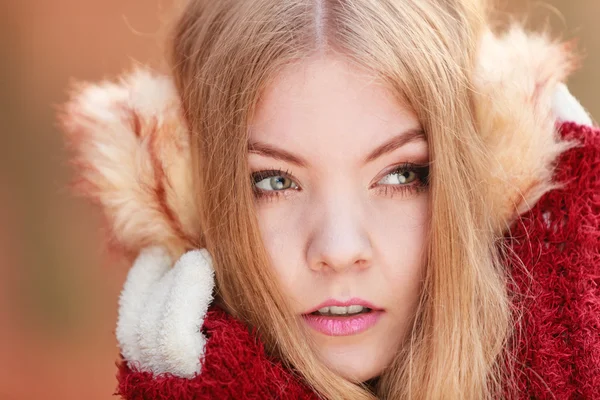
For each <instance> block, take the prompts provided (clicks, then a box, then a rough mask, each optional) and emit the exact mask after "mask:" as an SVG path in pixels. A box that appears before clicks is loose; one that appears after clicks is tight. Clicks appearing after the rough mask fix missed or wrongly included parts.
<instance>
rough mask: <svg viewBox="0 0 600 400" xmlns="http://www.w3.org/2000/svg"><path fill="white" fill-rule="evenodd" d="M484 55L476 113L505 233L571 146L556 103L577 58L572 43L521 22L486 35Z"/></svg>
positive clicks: (546, 185)
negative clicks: (563, 133)
mask: <svg viewBox="0 0 600 400" xmlns="http://www.w3.org/2000/svg"><path fill="white" fill-rule="evenodd" d="M480 51H481V52H480V57H479V66H478V69H477V71H476V77H475V84H476V90H477V92H478V94H477V95H476V100H475V105H476V116H477V121H478V125H479V129H480V132H481V135H482V138H483V140H484V141H485V143H486V144H487V146H488V148H489V155H490V161H491V163H490V176H489V182H488V183H489V193H488V197H487V199H488V201H489V202H490V203H491V204H492V209H493V210H494V212H493V219H494V220H493V221H492V223H493V225H494V229H496V231H497V232H502V231H504V230H505V229H506V227H507V226H509V225H510V224H511V223H512V222H513V221H514V219H515V218H516V217H517V216H518V215H519V214H521V213H523V212H525V211H527V210H529V209H530V208H531V207H532V206H533V205H534V204H535V203H536V202H537V201H538V200H539V199H540V197H541V196H542V195H543V194H544V193H546V192H547V191H548V190H550V189H552V188H553V184H552V182H551V180H552V173H553V169H554V162H555V161H556V159H557V156H558V155H559V154H560V153H561V152H563V151H565V150H566V149H567V148H569V147H570V146H572V145H573V144H572V143H566V142H563V141H561V140H560V138H559V135H558V133H557V131H556V123H557V119H556V117H555V116H554V115H553V113H552V99H553V95H554V92H555V91H556V89H557V87H558V86H557V85H558V84H559V83H560V82H561V81H564V80H566V78H567V76H568V75H569V73H571V71H572V70H573V69H574V65H575V60H574V57H573V55H572V54H571V52H570V51H569V46H568V45H566V44H560V43H554V42H552V41H551V40H550V39H549V38H548V37H547V36H545V35H541V34H531V33H529V34H528V33H526V32H525V31H523V29H522V28H521V27H519V26H517V25H514V26H512V27H511V28H510V29H509V30H508V31H506V32H505V33H504V34H502V35H499V36H496V35H494V34H492V33H491V32H487V34H486V35H484V37H483V40H482V42H481V50H480Z"/></svg>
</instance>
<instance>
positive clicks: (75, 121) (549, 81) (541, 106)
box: [62, 26, 574, 258]
mask: <svg viewBox="0 0 600 400" xmlns="http://www.w3.org/2000/svg"><path fill="white" fill-rule="evenodd" d="M573 67H574V60H573V58H572V56H571V53H570V52H569V51H568V47H567V46H565V45H562V44H557V43H552V42H551V41H550V40H549V39H548V38H546V37H544V36H539V35H532V34H527V33H525V32H524V31H523V30H522V29H521V28H519V27H517V26H515V27H513V28H512V29H510V30H509V31H508V32H507V33H505V34H504V35H501V36H496V35H494V34H492V33H491V32H490V33H488V34H487V35H485V37H484V38H483V41H482V44H481V54H480V59H479V67H478V70H477V71H476V76H475V83H476V95H475V105H476V111H477V115H476V117H477V120H478V123H479V126H480V132H481V137H482V140H484V141H485V143H486V144H487V147H488V149H489V157H490V176H489V179H488V182H486V183H485V187H486V188H487V189H486V190H484V191H485V192H486V193H483V195H484V196H486V198H487V199H489V202H490V203H491V204H492V216H493V225H494V228H495V229H496V230H497V231H498V232H499V233H501V232H503V231H504V230H505V229H506V228H507V227H508V226H509V225H510V223H511V222H512V221H513V220H514V219H515V218H516V217H517V215H518V214H520V213H523V212H524V211H526V210H528V209H529V208H531V206H533V205H534V204H535V202H536V201H537V200H538V199H539V198H540V197H541V196H542V195H543V194H544V193H545V192H547V191H548V190H550V189H551V188H552V187H553V186H552V184H551V176H552V171H553V168H554V161H555V160H556V158H557V156H558V155H559V154H560V153H561V152H563V151H565V150H566V149H567V148H569V146H570V144H569V143H565V142H561V141H560V139H559V137H558V135H557V134H556V130H555V121H556V118H555V117H553V115H552V107H551V106H552V94H553V93H554V90H555V89H556V86H557V84H558V83H559V82H560V81H562V80H564V79H565V78H566V76H567V75H568V73H569V72H570V71H571V70H572V69H573ZM62 120H63V125H64V128H65V129H64V130H65V132H66V133H67V136H68V139H69V141H70V142H71V143H72V147H73V150H74V152H75V158H74V160H75V162H76V163H77V164H78V167H79V168H78V171H79V174H80V175H79V179H78V181H77V185H76V187H77V188H78V189H79V192H80V193H82V194H84V195H87V196H88V197H90V198H92V199H94V200H95V201H97V202H99V203H100V205H101V206H102V209H103V210H104V213H105V215H106V217H107V218H108V225H109V226H110V227H111V230H112V232H113V235H114V239H115V240H114V241H115V242H117V243H119V244H120V245H121V246H122V247H123V248H124V249H125V250H127V251H128V252H130V254H137V253H138V252H139V251H140V250H141V249H142V248H144V247H146V246H149V245H162V246H165V247H167V248H168V249H169V250H170V252H171V254H172V255H173V257H174V258H178V257H179V256H180V255H181V254H182V253H183V252H184V251H185V250H187V249H190V248H193V247H195V246H194V239H195V238H198V237H199V235H200V232H199V231H198V230H199V226H200V224H199V221H198V205H197V204H196V203H195V202H194V195H193V188H192V185H191V177H190V173H191V171H192V167H191V164H190V154H189V143H188V137H187V128H186V126H185V124H184V121H183V119H182V117H181V115H180V109H179V102H178V99H177V95H176V92H175V89H174V86H173V84H172V82H171V79H170V78H168V77H166V76H160V75H157V74H154V73H152V72H150V71H148V70H142V69H138V70H135V71H133V72H132V73H129V74H127V75H125V76H124V77H123V78H122V79H121V80H120V82H119V83H117V84H113V83H108V82H104V83H101V84H98V85H89V84H88V85H82V86H80V87H79V88H77V89H76V90H75V92H74V94H73V97H72V100H71V101H70V102H69V103H68V104H67V105H66V107H65V109H64V113H63V119H62Z"/></svg>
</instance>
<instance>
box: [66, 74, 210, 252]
mask: <svg viewBox="0 0 600 400" xmlns="http://www.w3.org/2000/svg"><path fill="white" fill-rule="evenodd" d="M60 120H61V124H62V127H63V129H64V131H65V133H66V137H67V142H68V144H69V147H71V149H72V151H73V159H72V161H73V163H74V165H75V168H76V175H77V177H76V179H75V181H74V183H73V185H74V188H75V189H76V191H77V192H78V193H80V194H83V195H85V196H87V197H89V198H91V199H92V200H93V201H95V202H96V203H98V204H99V205H100V206H101V208H102V210H103V212H104V214H105V216H106V217H107V220H108V225H109V228H110V232H111V233H112V240H111V241H112V243H113V244H116V245H117V246H118V247H119V248H120V249H122V250H124V251H125V252H126V253H127V254H129V255H135V254H137V253H138V252H139V251H140V250H141V249H142V248H144V247H147V246H151V245H160V246H163V247H165V248H167V249H168V251H169V252H170V253H171V255H172V256H173V257H174V258H178V257H179V256H180V255H181V254H182V253H183V252H184V251H185V250H186V249H189V248H193V247H195V246H197V243H195V239H196V240H197V238H198V237H199V232H198V229H199V226H200V224H199V222H198V217H199V216H198V208H197V205H196V203H195V199H194V195H193V188H192V185H193V182H192V171H191V161H190V146H189V135H188V131H187V128H186V126H185V123H184V120H183V118H182V113H181V108H180V103H179V100H178V96H177V93H176V90H175V87H174V85H173V83H172V81H171V79H170V78H169V77H166V76H161V75H158V74H156V73H153V72H151V71H150V70H147V69H136V70H134V71H133V72H130V73H127V74H125V75H124V76H123V77H122V78H121V79H120V80H119V81H118V82H116V83H113V82H101V83H98V84H78V85H77V86H76V87H75V89H74V90H73V92H72V95H71V99H70V101H69V102H68V103H67V104H66V105H65V106H64V107H63V108H62V109H61V115H60Z"/></svg>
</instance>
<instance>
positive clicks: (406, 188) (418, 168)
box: [251, 162, 429, 200]
mask: <svg viewBox="0 0 600 400" xmlns="http://www.w3.org/2000/svg"><path fill="white" fill-rule="evenodd" d="M406 172H414V173H415V174H416V175H417V177H416V179H415V181H414V183H409V184H406V185H391V184H381V185H377V183H375V184H373V185H371V188H375V187H377V190H378V193H379V194H381V195H383V196H390V197H394V196H395V195H397V194H401V195H411V194H415V193H421V192H423V191H425V190H427V187H428V186H429V163H425V164H415V163H409V162H405V163H403V164H400V165H396V166H394V167H392V168H391V169H390V171H389V172H387V173H386V174H385V175H383V176H382V177H381V178H380V179H379V180H378V182H379V181H381V180H382V179H383V178H385V177H386V176H388V175H391V174H402V173H406ZM276 176H281V177H284V178H287V179H291V180H292V181H294V182H296V180H295V179H294V177H293V175H292V174H291V173H290V172H289V170H286V171H282V170H281V169H277V170H275V169H271V170H263V171H257V172H253V173H252V174H251V183H252V188H253V190H254V195H255V197H256V198H257V199H259V200H275V199H278V198H280V196H286V195H289V194H290V193H289V192H290V191H297V190H301V189H300V188H298V189H284V190H272V191H266V190H262V189H259V188H257V187H256V184H257V183H258V182H260V181H262V180H263V179H266V178H272V177H276ZM298 186H299V185H298Z"/></svg>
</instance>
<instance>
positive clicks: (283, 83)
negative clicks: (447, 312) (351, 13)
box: [249, 57, 428, 381]
mask: <svg viewBox="0 0 600 400" xmlns="http://www.w3.org/2000/svg"><path fill="white" fill-rule="evenodd" d="M249 146H250V153H249V166H250V169H251V171H252V173H253V181H254V182H255V193H256V197H257V199H256V207H257V213H258V220H259V223H260V230H261V234H262V237H263V240H264V243H265V246H266V248H267V250H268V253H269V255H270V258H271V265H272V268H273V269H274V270H275V272H276V274H277V276H278V278H279V280H280V284H281V285H282V288H283V292H284V294H286V295H287V296H289V300H290V301H291V304H292V305H293V308H294V310H295V313H296V314H297V315H298V318H300V319H301V320H302V321H303V322H302V323H304V324H306V326H307V327H308V328H309V329H308V330H309V332H310V335H311V336H312V338H313V339H314V342H315V343H316V345H317V349H318V351H319V354H320V356H321V358H322V359H323V360H324V362H325V363H326V364H327V365H328V366H329V367H330V368H332V369H333V370H335V371H337V372H338V373H339V374H341V375H342V376H344V377H346V378H348V379H351V380H355V381H365V380H367V379H370V378H373V377H376V376H378V375H379V374H381V372H382V370H383V369H384V368H385V367H386V366H387V365H389V363H390V362H391V360H392V359H393V357H394V355H395V354H396V353H397V351H398V349H399V347H400V346H401V345H402V342H403V341H404V339H405V337H406V334H407V333H408V330H409V329H410V328H411V320H412V317H413V315H414V313H415V309H416V305H417V302H418V298H419V291H420V287H421V276H422V271H423V267H424V256H423V254H424V246H425V239H426V229H427V226H428V217H427V216H428V205H427V196H428V191H427V172H428V168H427V164H428V146H427V142H426V140H425V138H424V136H423V133H422V130H421V126H420V124H419V121H418V120H417V119H416V117H415V115H414V114H413V113H412V112H411V111H410V110H408V109H406V108H404V107H402V106H401V105H399V104H398V102H397V101H396V100H395V99H394V97H393V96H392V95H391V93H390V92H388V91H387V90H386V89H385V87H384V86H383V85H382V84H380V83H377V81H376V80H375V79H374V78H373V77H372V76H369V75H367V74H366V73H364V72H361V71H360V70H357V69H355V68H353V67H351V66H350V65H349V64H348V63H346V62H345V61H344V60H343V59H341V58H331V57H320V58H313V59H310V60H307V61H306V62H303V63H302V64H296V65H294V66H290V67H288V68H287V69H284V70H283V71H282V72H281V74H280V75H279V77H278V78H277V79H276V81H275V82H273V84H272V85H271V86H270V87H269V88H267V90H266V92H265V93H264V95H263V97H262V98H261V103H260V104H259V108H258V110H257V114H256V115H255V118H254V120H253V121H252V124H251V129H250V142H249Z"/></svg>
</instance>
